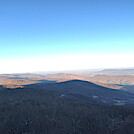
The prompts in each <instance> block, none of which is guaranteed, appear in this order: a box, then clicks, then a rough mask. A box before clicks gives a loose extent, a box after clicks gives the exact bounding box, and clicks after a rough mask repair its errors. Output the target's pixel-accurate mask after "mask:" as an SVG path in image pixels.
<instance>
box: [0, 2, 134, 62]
mask: <svg viewBox="0 0 134 134" xmlns="http://www.w3.org/2000/svg"><path fill="white" fill-rule="evenodd" d="M133 51H134V1H133V0H0V60H5V59H16V58H27V57H30V58H32V57H33V58H34V57H36V56H40V57H43V56H49V55H51V56H52V55H54V56H55V55H71V54H73V55H75V54H81V55H82V54H99V53H100V54H109V53H110V54H114V53H115V54H130V53H133Z"/></svg>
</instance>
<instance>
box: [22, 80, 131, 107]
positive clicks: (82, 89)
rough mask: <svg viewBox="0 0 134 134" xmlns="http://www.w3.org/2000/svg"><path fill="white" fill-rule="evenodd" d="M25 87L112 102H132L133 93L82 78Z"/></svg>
mask: <svg viewBox="0 0 134 134" xmlns="http://www.w3.org/2000/svg"><path fill="white" fill-rule="evenodd" d="M25 88H32V89H44V90H55V91H58V92H60V93H62V94H65V95H66V94H75V95H76V94H77V95H83V96H85V97H89V98H92V99H94V100H96V101H99V102H103V103H112V104H117V105H118V104H131V103H134V95H133V94H129V93H126V92H123V91H119V90H115V89H110V88H106V87H102V86H99V85H96V84H94V83H91V82H88V81H82V80H71V81H66V82H59V83H38V84H31V85H27V86H25Z"/></svg>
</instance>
